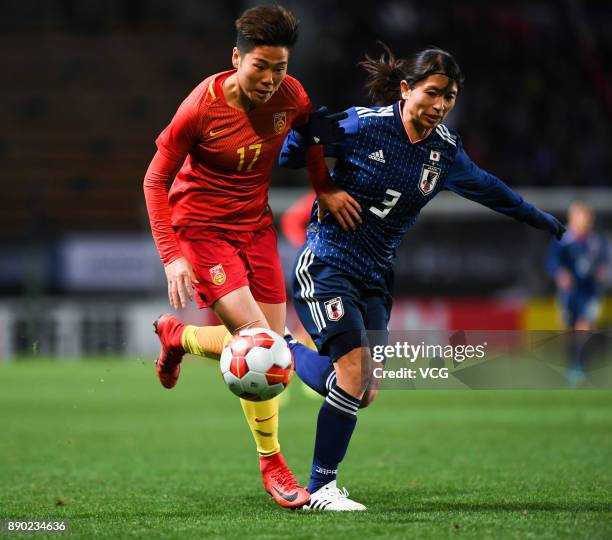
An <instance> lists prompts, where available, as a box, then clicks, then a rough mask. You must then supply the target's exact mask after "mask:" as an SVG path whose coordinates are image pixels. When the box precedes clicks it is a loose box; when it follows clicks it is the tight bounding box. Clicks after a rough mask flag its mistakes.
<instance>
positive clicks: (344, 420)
mask: <svg viewBox="0 0 612 540" xmlns="http://www.w3.org/2000/svg"><path fill="white" fill-rule="evenodd" d="M359 403H360V400H359V399H357V398H354V397H353V396H351V395H350V394H348V393H347V392H345V391H344V390H342V388H340V387H339V386H334V387H333V388H332V389H331V391H330V392H329V394H328V395H327V397H326V398H325V401H324V402H323V405H322V406H321V410H320V411H319V418H318V419H317V436H316V439H315V450H314V458H313V460H312V472H311V473H310V484H308V491H309V492H310V493H314V492H315V491H317V490H318V489H319V488H321V487H323V486H324V485H325V484H328V483H329V482H331V481H332V480H335V479H336V475H337V473H338V465H340V462H341V461H342V460H343V459H344V456H345V454H346V450H347V448H348V445H349V442H350V441H351V436H352V435H353V430H354V429H355V424H357V409H358V408H359Z"/></svg>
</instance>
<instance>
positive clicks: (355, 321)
mask: <svg viewBox="0 0 612 540" xmlns="http://www.w3.org/2000/svg"><path fill="white" fill-rule="evenodd" d="M293 285H294V292H293V298H294V305H295V308H296V311H297V313H298V316H299V317H300V320H301V322H302V324H303V325H304V327H305V328H306V329H307V330H308V332H309V333H310V335H311V337H312V338H313V340H314V342H315V344H316V345H317V348H318V349H319V350H320V351H321V352H322V353H324V354H327V355H328V357H329V359H330V361H331V362H335V377H332V379H333V383H332V385H331V387H330V390H329V392H328V393H327V397H326V398H325V400H324V402H323V404H322V406H321V409H320V410H319V415H318V417H317V430H316V437H315V449H314V457H313V464H312V471H311V479H310V484H309V486H308V491H310V492H311V494H312V496H311V502H310V504H309V505H308V506H307V507H305V508H309V509H321V510H334V511H344V510H347V511H349V510H365V507H364V506H363V505H361V504H359V503H356V502H355V501H352V500H350V499H349V498H348V497H347V493H346V491H345V490H340V489H338V487H337V486H336V475H337V471H338V466H339V464H340V462H341V461H342V460H343V458H344V456H345V454H346V450H347V448H348V445H349V442H350V439H351V436H352V434H353V431H354V429H355V425H356V423H357V410H358V409H359V405H360V402H361V398H362V396H363V393H364V391H365V389H366V388H367V385H368V381H369V378H368V376H367V372H366V373H364V370H363V369H362V365H363V359H364V358H365V359H366V361H369V350H368V349H367V347H363V345H364V342H363V339H364V337H365V332H364V331H365V327H364V323H363V313H362V311H361V308H362V307H363V306H362V305H361V303H360V301H359V299H358V294H357V292H356V286H355V284H354V283H353V282H352V281H351V279H350V278H349V277H348V276H345V275H343V274H342V273H340V272H338V271H336V270H335V269H331V268H328V267H326V266H325V265H324V264H323V263H321V261H319V260H318V259H317V258H316V257H315V256H314V254H313V253H312V252H310V250H309V249H308V248H305V249H304V250H303V251H302V252H301V254H300V255H299V257H298V260H297V262H296V266H295V270H294V283H293ZM311 360H315V361H316V359H314V358H313V357H311ZM297 363H298V359H296V364H297ZM303 371H304V372H305V373H306V376H305V378H306V379H307V380H308V379H309V378H310V377H311V376H312V375H313V373H314V371H315V370H312V371H311V372H308V369H307V368H304V370H303ZM298 373H299V372H298ZM364 375H365V376H364ZM324 384H325V382H324V381H322V380H320V381H319V382H318V386H319V388H321V387H322V386H324ZM312 386H316V385H315V384H312Z"/></svg>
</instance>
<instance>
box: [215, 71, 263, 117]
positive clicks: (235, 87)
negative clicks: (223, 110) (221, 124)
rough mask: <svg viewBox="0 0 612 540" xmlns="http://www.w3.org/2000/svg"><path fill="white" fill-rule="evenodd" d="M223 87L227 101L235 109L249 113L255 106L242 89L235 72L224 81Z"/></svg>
mask: <svg viewBox="0 0 612 540" xmlns="http://www.w3.org/2000/svg"><path fill="white" fill-rule="evenodd" d="M222 89H223V97H224V98H225V102H226V103H227V104H228V105H229V106H230V107H232V108H233V109H238V110H239V111H243V112H247V113H248V112H251V111H252V110H253V109H254V108H255V106H254V105H253V103H252V102H251V100H250V99H249V98H247V97H246V96H245V95H244V92H242V90H241V89H240V85H239V84H238V77H237V76H236V74H235V73H234V74H233V75H230V76H229V77H228V78H227V79H225V80H224V81H223V86H222Z"/></svg>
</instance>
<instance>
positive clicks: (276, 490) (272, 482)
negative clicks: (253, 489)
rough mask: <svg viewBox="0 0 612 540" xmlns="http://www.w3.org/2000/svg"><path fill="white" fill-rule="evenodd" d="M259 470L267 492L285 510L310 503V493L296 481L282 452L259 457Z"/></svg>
mask: <svg viewBox="0 0 612 540" xmlns="http://www.w3.org/2000/svg"><path fill="white" fill-rule="evenodd" d="M259 468H260V469H261V479H262V481H263V485H264V487H265V488H266V491H267V492H268V493H269V494H270V495H271V496H272V497H273V498H274V500H275V501H276V502H277V503H278V504H280V505H281V506H283V507H284V508H299V507H301V506H304V505H305V504H306V503H307V502H309V501H310V493H308V491H306V490H305V489H304V488H303V487H302V486H300V485H299V484H298V483H297V482H296V481H295V477H294V476H293V473H292V472H291V470H290V469H289V467H287V464H286V463H285V460H284V459H283V456H282V454H281V453H280V452H278V453H276V454H274V455H272V456H267V457H264V456H259Z"/></svg>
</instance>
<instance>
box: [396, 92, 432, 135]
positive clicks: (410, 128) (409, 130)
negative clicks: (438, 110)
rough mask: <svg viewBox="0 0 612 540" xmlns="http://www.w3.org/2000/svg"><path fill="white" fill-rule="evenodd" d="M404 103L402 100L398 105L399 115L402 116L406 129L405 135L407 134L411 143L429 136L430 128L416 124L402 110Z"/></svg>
mask: <svg viewBox="0 0 612 540" xmlns="http://www.w3.org/2000/svg"><path fill="white" fill-rule="evenodd" d="M405 103H406V102H405V101H402V104H401V107H400V116H401V118H402V123H403V124H404V129H405V130H406V135H408V138H409V139H410V142H411V143H412V144H415V143H417V142H419V141H422V140H423V139H426V138H427V137H429V134H430V133H431V128H428V127H424V126H421V125H420V124H416V123H415V122H414V121H413V120H412V118H411V117H410V115H409V114H408V112H407V111H405V110H404V107H405Z"/></svg>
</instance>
